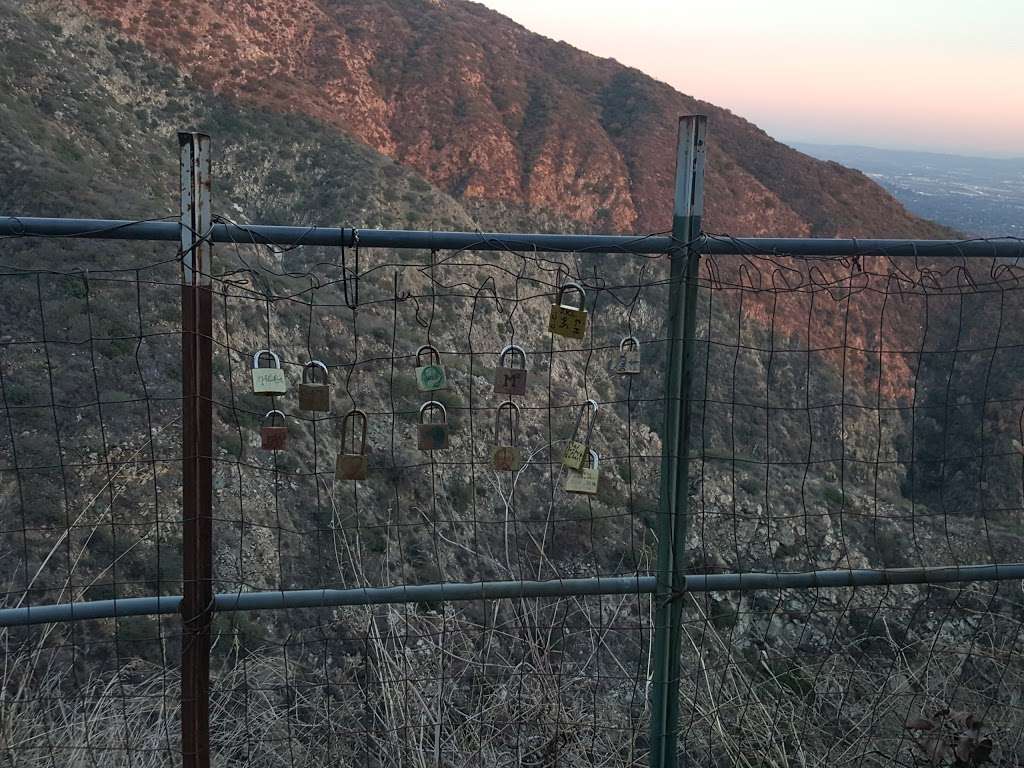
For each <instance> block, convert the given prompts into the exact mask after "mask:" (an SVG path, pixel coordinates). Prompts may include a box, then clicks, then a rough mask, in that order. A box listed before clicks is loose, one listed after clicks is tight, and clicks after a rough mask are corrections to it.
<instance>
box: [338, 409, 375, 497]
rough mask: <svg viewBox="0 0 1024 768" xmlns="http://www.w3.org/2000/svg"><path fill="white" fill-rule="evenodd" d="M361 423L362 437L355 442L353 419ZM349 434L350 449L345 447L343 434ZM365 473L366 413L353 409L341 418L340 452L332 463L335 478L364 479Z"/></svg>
mask: <svg viewBox="0 0 1024 768" xmlns="http://www.w3.org/2000/svg"><path fill="white" fill-rule="evenodd" d="M357 419H358V420H360V421H362V423H363V431H362V434H363V436H362V439H361V440H360V441H359V442H358V444H357V442H356V426H355V421H356V420H357ZM348 434H351V437H352V450H351V451H349V450H347V449H346V448H345V436H346V435H348ZM366 475H367V463H366V414H365V413H363V412H362V411H360V410H358V409H354V410H351V411H349V412H348V413H346V414H345V416H344V417H343V418H342V419H341V453H339V454H338V460H337V462H336V463H335V465H334V479H335V480H365V479H366Z"/></svg>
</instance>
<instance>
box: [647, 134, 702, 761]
mask: <svg viewBox="0 0 1024 768" xmlns="http://www.w3.org/2000/svg"><path fill="white" fill-rule="evenodd" d="M706 133H707V117H705V116H704V115H687V116H684V117H681V118H679V139H678V144H677V149H676V189H675V206H674V208H673V212H672V237H673V239H674V244H675V248H674V249H673V250H672V254H671V259H672V266H671V284H670V288H669V291H670V293H669V328H668V334H669V351H668V363H667V365H666V368H665V428H664V429H663V430H662V451H661V452H662V460H661V506H660V508H659V511H658V563H657V590H656V592H655V601H656V603H655V618H654V649H653V654H654V659H653V667H654V669H653V685H652V688H651V757H650V765H651V768H673V767H674V766H675V765H676V764H677V761H676V753H677V750H676V739H677V736H678V732H679V667H680V664H679V654H680V645H681V639H682V613H683V605H682V601H681V600H679V599H674V595H675V593H676V591H677V590H678V589H679V588H680V587H681V586H683V584H684V582H685V578H686V577H685V575H684V572H685V562H684V555H685V551H686V532H687V523H688V517H689V511H688V509H687V506H688V501H689V485H690V472H689V462H688V456H689V453H690V451H689V448H690V417H691V408H690V385H691V382H692V378H693V365H692V360H693V349H694V343H695V336H696V332H695V326H696V317H697V313H696V305H697V277H698V269H699V265H700V255H699V254H698V253H697V251H696V250H695V249H694V248H692V247H691V243H692V241H693V240H695V239H696V238H697V237H698V235H699V234H700V223H701V216H702V213H703V208H704V154H705V135H706Z"/></svg>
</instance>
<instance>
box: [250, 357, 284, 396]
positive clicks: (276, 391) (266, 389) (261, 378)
mask: <svg viewBox="0 0 1024 768" xmlns="http://www.w3.org/2000/svg"><path fill="white" fill-rule="evenodd" d="M264 355H266V356H268V357H270V358H271V360H272V361H273V366H272V367H271V368H261V367H260V363H261V362H262V360H263V356H264ZM252 391H253V394H256V395H283V394H284V393H285V392H287V391H288V382H286V381H285V378H284V369H283V368H281V358H279V357H278V356H277V354H276V353H274V352H271V351H270V350H269V349H261V350H260V351H259V352H257V353H256V354H255V355H253V356H252Z"/></svg>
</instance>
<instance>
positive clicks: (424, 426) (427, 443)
mask: <svg viewBox="0 0 1024 768" xmlns="http://www.w3.org/2000/svg"><path fill="white" fill-rule="evenodd" d="M435 411H440V412H441V421H439V422H437V421H428V422H424V421H423V417H424V416H425V415H426V414H427V413H428V412H430V413H433V412H435ZM418 427H419V441H418V445H419V449H420V450H421V451H443V450H444V449H445V448H447V447H448V411H447V410H445V407H444V406H443V405H442V404H441V403H439V402H437V400H430V401H429V402H426V403H424V404H423V405H421V406H420V423H419V425H418Z"/></svg>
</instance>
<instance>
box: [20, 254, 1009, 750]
mask: <svg viewBox="0 0 1024 768" xmlns="http://www.w3.org/2000/svg"><path fill="white" fill-rule="evenodd" d="M735 242H736V250H737V253H738V254H742V251H743V250H744V249H743V244H742V241H738V240H737V241H735ZM45 246H46V247H51V248H54V247H58V246H59V247H61V249H62V252H63V254H64V261H62V262H61V264H62V267H66V268H65V269H63V271H54V270H44V269H40V268H39V266H38V265H39V259H38V255H37V251H38V250H39V249H41V248H42V247H43V241H39V240H27V239H8V240H4V242H3V247H4V251H5V253H4V261H5V264H4V266H3V271H4V275H3V279H2V280H0V292H2V299H3V305H4V307H5V309H4V317H5V321H4V336H3V338H0V345H2V350H0V389H2V394H3V411H2V412H3V416H4V419H5V424H4V428H3V430H0V451H2V454H3V455H2V462H3V464H2V467H0V478H2V483H3V487H4V492H3V497H2V498H3V501H2V503H3V508H4V516H3V520H4V524H3V539H2V542H0V543H2V546H3V548H4V557H3V558H2V559H0V568H2V573H3V578H4V583H5V585H6V586H5V587H4V592H3V607H15V606H26V605H45V604H50V603H55V602H66V601H70V600H76V601H78V600H93V599H104V598H109V597H114V596H117V597H126V596H141V595H153V594H170V595H175V594H180V591H181V584H180V579H181V575H180V574H181V545H180V542H181V508H180V503H181V502H180V498H181V496H180V472H181V434H180V413H181V378H180V354H181V340H180V332H181V323H180V303H179V302H180V288H179V285H180V282H179V280H180V278H179V276H178V272H177V270H178V263H177V260H176V259H174V258H167V254H166V253H163V258H161V257H160V251H159V248H161V247H158V246H154V247H153V248H154V253H153V254H150V252H149V251H147V250H146V246H142V245H139V244H132V245H124V244H119V245H117V246H111V245H109V244H103V245H102V246H100V245H99V244H96V243H92V244H88V243H73V244H72V243H69V242H67V241H59V242H56V243H55V242H52V241H51V242H46V243H45ZM163 248H165V247H163ZM667 262H668V257H667V256H664V255H662V256H652V255H641V254H635V255H631V254H625V255H614V256H611V255H603V254H596V253H539V252H532V251H529V252H522V251H518V252H517V251H505V252H476V251H437V252H429V251H391V250H386V249H367V248H362V249H359V248H347V249H342V248H340V247H338V248H327V247H319V246H317V247H313V246H296V247H290V248H277V247H269V246H265V245H258V244H256V243H255V242H253V241H248V242H238V243H234V244H228V245H221V246H218V247H217V249H216V251H215V261H214V263H215V265H216V267H215V273H214V274H213V275H212V279H213V293H214V339H213V343H214V356H213V375H214V387H213V399H214V434H215V456H214V460H215V464H214V516H215V526H216V527H215V534H214V547H215V549H214V572H215V578H216V583H215V585H214V591H215V592H217V593H244V592H251V591H266V590H271V591H276V590H294V589H320V588H341V589H353V588H355V589H358V588H363V587H378V586H402V585H412V584H428V583H439V582H480V581H494V580H511V581H516V580H549V579H556V580H557V579H568V578H585V577H605V576H644V577H647V576H653V575H654V572H655V567H656V565H655V562H654V553H655V551H656V543H657V542H656V536H655V529H656V525H657V513H658V476H659V468H660V461H661V447H660V441H659V440H658V437H657V432H658V431H659V430H660V428H661V420H662V414H663V405H664V393H663V378H664V376H663V374H664V372H663V367H664V359H665V356H666V343H665V336H666V328H665V315H666V310H667V302H668V285H667V282H666V281H667V275H668V263H667ZM73 264H80V265H86V264H88V265H89V269H88V271H86V270H85V269H84V268H72V267H71V266H67V265H73ZM118 264H121V265H137V264H144V265H145V266H139V267H136V266H132V267H130V268H121V267H118V266H117V265H118ZM700 274H701V278H700V279H701V282H700V290H699V292H698V295H699V305H698V339H697V341H698V343H697V359H696V360H695V361H694V362H695V369H694V389H693V392H694V406H695V418H694V423H693V429H694V433H693V435H692V440H691V445H692V446H693V454H692V455H691V457H690V461H691V462H692V464H691V467H692V468H691V478H692V486H691V489H690V493H691V504H690V507H691V514H692V520H691V524H690V538H689V541H688V542H687V550H688V552H687V563H688V569H689V571H690V572H691V573H694V574H697V573H735V572H740V573H743V572H765V571H767V572H788V571H806V570H811V569H847V568H851V569H852V568H871V569H877V568H892V567H906V566H926V565H956V564H976V563H1006V562H1016V561H1019V560H1020V557H1019V554H1018V553H1019V552H1020V549H1021V537H1022V534H1024V531H1022V528H1021V525H1020V511H1021V507H1022V503H1021V494H1022V487H1024V485H1022V483H1024V481H1022V461H1024V456H1022V448H1021V443H1022V441H1024V436H1022V434H1021V413H1022V411H1021V399H1022V392H1021V387H1020V384H1019V381H1020V380H1021V376H1020V372H1021V370H1022V366H1021V362H1024V361H1022V359H1021V355H1022V349H1024V339H1022V338H1020V336H1021V334H1022V333H1024V331H1022V330H1021V328H1020V323H1019V322H1016V320H1017V319H1019V318H1020V317H1021V316H1022V315H1021V310H1022V307H1021V306H1020V302H1021V300H1022V293H1021V292H1022V289H1021V285H1020V278H1021V276H1022V272H1021V270H1020V269H1019V268H1018V267H1017V265H1016V264H1014V263H1010V262H1008V261H996V260H992V261H984V260H980V259H971V260H967V259H963V260H956V259H917V260H915V259H908V258H885V257H878V256H867V255H865V256H863V257H856V258H854V257H851V258H844V259H835V258H800V259H796V258H787V257H785V256H782V255H780V256H777V257H750V256H743V255H735V256H717V257H704V258H702V266H701V273H700ZM567 281H574V282H577V283H579V284H580V285H581V286H582V288H583V289H584V291H585V297H586V300H585V308H586V310H587V312H588V320H587V327H586V333H585V335H584V336H583V338H581V339H571V338H565V337H562V336H557V335H552V334H550V333H548V330H547V329H548V323H549V317H550V314H551V308H552V303H553V302H555V301H556V300H557V297H558V293H559V289H560V288H561V287H563V286H565V285H566V283H567ZM565 296H566V297H567V298H568V296H569V292H567V293H566V294H565ZM629 337H634V338H635V339H636V340H637V341H638V342H639V349H640V363H639V373H636V374H622V373H617V372H616V368H617V367H618V366H619V364H620V358H621V354H622V352H623V351H625V350H628V349H630V348H631V345H630V343H626V344H624V343H623V342H624V340H626V339H628V338H629ZM508 345H518V346H520V347H522V348H523V350H524V352H525V360H526V368H527V371H528V373H527V376H528V385H527V388H526V391H525V394H522V395H516V394H513V395H508V394H504V393H496V392H495V385H494V382H495V368H496V367H498V365H499V357H500V355H501V352H502V350H503V349H505V348H506V347H507V346H508ZM424 346H430V347H434V348H435V349H436V350H437V353H438V355H439V358H440V365H442V366H443V368H444V379H445V382H446V386H445V388H443V389H437V390H429V391H423V390H422V389H421V387H420V383H421V382H420V380H419V379H418V377H417V371H416V368H417V353H418V352H419V351H420V350H421V348H422V347H424ZM260 350H270V351H272V352H274V353H275V354H276V355H277V356H278V358H279V359H280V362H281V366H282V368H283V370H284V376H285V379H286V381H287V392H286V393H285V394H283V395H277V396H267V395H257V394H254V393H253V389H254V387H253V380H252V373H251V371H252V365H253V356H254V355H255V354H256V353H257V352H259V351H260ZM425 357H429V350H428V351H427V353H425V354H421V355H420V358H421V362H422V361H424V360H425ZM263 359H266V358H263ZM311 361H321V362H323V363H324V364H325V366H326V368H327V375H328V378H329V389H330V396H331V403H330V408H329V410H326V411H314V410H309V409H303V408H300V407H299V401H298V398H299V389H300V385H301V383H302V380H303V372H304V370H305V369H306V365H307V363H309V362H311ZM308 372H311V369H310V371H308ZM308 372H307V373H308ZM510 399H511V400H512V401H513V402H514V403H515V404H516V406H517V407H518V409H519V427H518V430H516V431H513V430H512V428H511V424H510V423H506V422H504V421H497V424H496V420H497V419H498V417H499V415H500V416H501V417H502V418H504V417H506V416H507V415H508V409H507V408H505V409H503V410H502V411H501V413H500V414H499V406H501V405H502V404H503V403H505V402H507V401H508V400H510ZM590 400H592V401H594V403H596V405H597V409H596V412H594V411H592V406H590V405H589V404H588V401H590ZM429 401H437V402H439V403H441V404H443V405H444V407H445V409H446V413H447V424H448V438H449V447H448V448H447V449H444V450H435V451H423V450H420V449H419V447H418V439H419V429H418V424H419V420H420V409H421V406H422V405H423V404H424V403H426V402H429ZM353 409H358V410H360V411H362V412H363V413H365V415H366V423H367V431H366V456H367V476H366V479H365V480H358V481H354V480H344V479H337V478H336V461H337V457H338V455H339V454H341V453H359V452H360V450H361V445H360V443H361V441H360V439H359V438H360V431H359V429H358V428H357V429H356V430H355V433H356V434H355V439H354V440H353V434H352V426H353V422H352V420H348V421H346V419H345V416H346V414H347V413H348V412H349V411H351V410H353ZM273 410H279V411H281V414H282V415H278V416H276V417H275V418H274V419H273V421H271V420H270V419H268V418H267V416H268V414H269V413H270V412H271V411H273ZM267 426H274V427H284V428H285V429H286V434H287V436H286V438H284V440H285V441H286V442H285V443H284V444H283V445H282V444H281V442H280V441H281V440H282V438H281V436H280V432H278V433H277V436H276V437H272V438H271V443H272V444H277V445H279V446H281V447H279V448H277V449H274V450H268V449H264V448H263V447H262V445H263V435H262V434H261V433H262V431H263V428H264V427H267ZM591 426H592V429H591ZM588 431H589V440H588V439H587V435H588ZM275 440H276V441H277V442H276V443H273V441H275ZM573 440H576V441H579V442H582V443H584V444H585V445H586V449H587V450H590V449H593V450H594V451H595V452H596V453H597V456H598V463H597V468H598V470H599V479H598V483H597V493H596V494H593V495H587V494H579V493H568V492H566V490H565V483H566V480H567V479H568V478H569V477H573V478H576V479H579V478H580V476H577V475H575V474H572V473H571V471H570V470H568V469H566V468H565V467H564V466H563V464H562V459H563V455H564V453H565V451H566V449H567V448H568V447H569V443H570V441H573ZM509 445H513V446H515V447H516V448H518V449H519V451H520V459H521V465H520V462H517V463H516V465H517V468H516V469H515V470H514V471H505V470H499V469H496V468H495V464H494V461H495V459H494V450H495V448H496V447H502V446H504V447H508V446H509ZM356 446H358V447H356ZM676 599H679V600H682V601H683V603H684V617H685V625H684V629H685V632H684V648H683V654H684V659H683V664H682V669H683V671H684V679H683V683H682V689H681V697H682V701H681V712H682V720H681V725H680V729H681V730H680V734H681V738H680V750H681V753H682V754H683V755H684V756H685V757H686V759H687V760H688V764H691V765H708V766H719V765H751V766H753V765H758V766H763V765H775V766H788V765H821V766H825V765H829V766H832V765H885V766H912V765H984V764H995V765H1007V766H1009V765H1017V764H1019V763H1020V762H1021V761H1022V760H1024V755H1022V752H1024V745H1022V743H1021V738H1022V723H1024V718H1022V712H1021V693H1020V692H1021V691H1022V690H1024V685H1022V682H1024V681H1022V680H1021V672H1022V662H1021V650H1022V649H1021V642H1022V641H1021V638H1020V630H1021V619H1022V606H1021V602H1022V599H1024V596H1022V595H1021V585H1020V584H1019V583H1017V582H994V583H987V584H986V583H983V584H966V583H964V584H953V585H928V586H910V585H907V586H893V585H890V586H882V587H858V588H842V589H822V588H818V589H803V590H797V589H785V590H757V591H742V592H741V591H731V592H706V593H682V594H680V595H678V596H677V597H676ZM653 610H654V605H653V598H652V596H651V595H649V594H628V595H594V596H578V597H560V598H529V599H525V598H518V599H488V600H471V601H464V602H450V603H414V602H410V603H403V604H394V605H367V606H347V607H337V608H308V609H290V610H277V611H261V612H247V611H239V612H223V613H220V614H218V615H217V616H216V618H215V623H214V640H213V648H212V668H213V685H212V692H211V722H212V729H211V730H212V739H213V748H214V763H215V764H222V765H251V766H275V767H276V766H289V767H290V766H300V765H314V766H315V765H324V766H326V765H339V764H340V765H367V766H400V765H401V766H406V765H414V766H418V765H423V766H427V765H429V766H459V765H463V764H467V763H474V764H482V765H496V766H506V765H507V766H511V765H527V766H567V767H571V766H621V765H637V766H642V765H646V764H647V750H648V726H649V718H650V712H649V704H648V700H649V690H648V685H649V680H650V658H649V656H650V647H651V641H652V634H653V628H652V622H653ZM0 631H2V633H3V640H4V649H5V665H4V670H5V672H4V685H3V686H2V689H0V690H2V694H0V695H2V697H3V699H2V708H0V714H2V728H0V739H2V748H3V749H2V753H3V754H4V755H5V759H7V760H9V761H10V762H11V764H15V765H39V766H44V765H47V766H48V765H82V766H85V765H90V766H91V765H98V764H100V763H102V764H104V765H126V766H127V765H132V766H150V765H153V766H157V765H161V766H162V765H171V764H176V763H177V761H178V760H179V759H180V757H179V750H180V746H179V735H178V733H179V725H178V717H179V702H178V685H179V677H180V673H179V666H178V665H179V662H178V659H179V656H180V641H179V637H180V634H179V633H180V622H179V620H178V619H177V618H176V617H174V616H153V617H131V618H119V619H109V620H98V621H84V622H67V623H63V624H44V625H37V626H30V627H5V628H3V629H2V630H0Z"/></svg>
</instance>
